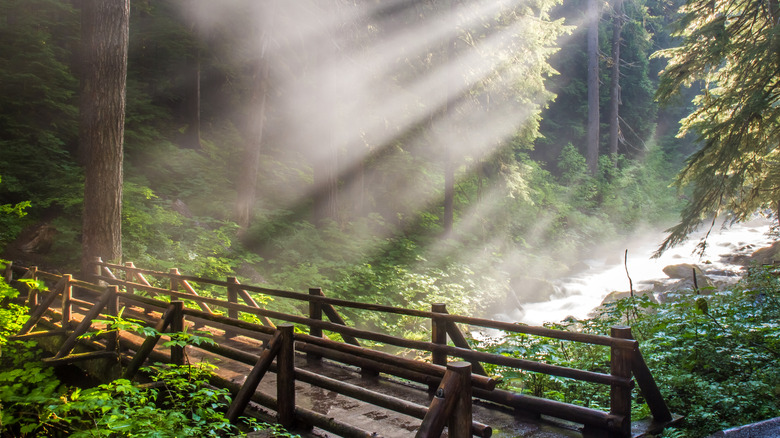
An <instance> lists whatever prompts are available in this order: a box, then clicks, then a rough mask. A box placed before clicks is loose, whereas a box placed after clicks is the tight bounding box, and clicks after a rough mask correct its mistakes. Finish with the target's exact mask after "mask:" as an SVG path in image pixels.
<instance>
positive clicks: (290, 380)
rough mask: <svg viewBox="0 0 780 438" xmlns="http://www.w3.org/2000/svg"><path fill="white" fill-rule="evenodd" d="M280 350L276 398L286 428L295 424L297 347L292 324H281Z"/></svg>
mask: <svg viewBox="0 0 780 438" xmlns="http://www.w3.org/2000/svg"><path fill="white" fill-rule="evenodd" d="M276 329H277V330H279V333H280V340H279V344H280V346H279V352H278V354H277V356H276V368H277V369H276V399H277V403H278V405H277V408H276V413H277V415H278V418H277V420H278V421H279V424H281V425H282V426H284V427H285V428H288V429H290V428H292V427H294V426H295V423H296V421H295V363H294V357H295V349H294V347H293V345H294V344H293V343H294V342H295V340H294V335H293V325H292V324H279V325H278V326H276Z"/></svg>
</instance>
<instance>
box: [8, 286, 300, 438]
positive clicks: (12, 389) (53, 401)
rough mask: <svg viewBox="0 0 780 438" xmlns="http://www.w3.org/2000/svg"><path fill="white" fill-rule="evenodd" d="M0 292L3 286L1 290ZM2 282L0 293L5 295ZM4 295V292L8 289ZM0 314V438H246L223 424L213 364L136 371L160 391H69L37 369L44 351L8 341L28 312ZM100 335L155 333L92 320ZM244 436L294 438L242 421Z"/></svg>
mask: <svg viewBox="0 0 780 438" xmlns="http://www.w3.org/2000/svg"><path fill="white" fill-rule="evenodd" d="M4 286H5V287H4ZM6 287H7V285H5V284H4V283H3V282H2V280H0V293H3V294H5V295H3V296H4V297H6V296H13V294H12V293H8V290H7V289H6ZM8 289H10V287H8ZM1 310H2V312H0V327H2V332H0V341H1V342H0V345H2V346H4V348H3V354H2V355H1V356H0V436H9V437H10V436H13V437H28V436H29V437H32V436H52V437H60V436H72V437H141V436H143V437H161V438H162V437H172V438H173V437H182V436H198V437H200V436H213V437H222V436H226V435H230V436H245V435H246V434H245V432H243V431H241V430H238V429H237V428H236V427H235V426H234V425H231V424H230V423H229V422H228V421H227V419H226V418H225V412H226V411H227V407H228V406H229V404H230V396H229V393H228V391H227V390H225V389H219V388H214V387H212V386H210V385H209V384H208V381H209V376H210V375H211V373H212V372H213V371H214V369H215V368H216V367H215V366H213V365H210V364H206V363H199V364H196V365H183V366H175V365H163V364H159V363H157V364H155V365H153V366H150V367H146V368H142V369H141V371H142V372H143V373H145V374H146V375H148V376H149V378H150V379H151V380H152V381H153V382H159V383H160V385H159V386H154V385H139V384H137V383H134V382H131V381H128V380H125V379H118V380H115V381H113V382H110V383H107V384H103V385H99V386H97V387H93V388H86V389H85V388H79V387H67V386H65V385H63V384H62V383H61V382H60V381H59V379H58V378H57V377H56V376H55V373H54V368H53V367H50V366H48V365H45V364H43V363H42V362H40V357H41V354H42V352H41V351H40V350H39V349H38V348H37V346H36V344H35V342H33V341H26V342H21V341H12V342H8V343H7V341H6V339H7V336H8V334H11V333H15V332H16V331H18V329H19V328H20V325H21V323H22V322H23V321H24V318H23V317H22V316H26V313H27V309H26V308H21V307H19V306H16V307H14V306H11V307H8V306H7V305H5V306H3V308H2V309H1ZM96 322H98V323H103V324H106V329H105V330H102V331H99V332H96V333H91V334H89V335H90V336H91V335H97V334H100V333H105V332H106V331H110V330H130V331H134V332H136V333H139V334H142V335H150V334H156V332H155V331H154V330H153V329H150V328H148V327H144V326H143V325H142V324H141V323H140V321H135V320H130V319H123V318H121V315H120V316H119V317H116V318H110V319H107V320H101V321H96ZM167 335H169V336H170V337H171V340H170V341H169V342H168V343H167V344H166V345H168V346H170V345H171V344H177V345H192V344H199V343H202V342H213V341H212V340H211V339H210V338H205V337H202V336H194V335H193V334H189V333H186V332H185V333H172V334H167ZM245 422H246V423H247V424H248V426H249V427H248V429H249V430H261V429H272V430H274V432H275V435H274V436H280V437H294V436H297V435H291V434H289V433H287V432H286V431H284V430H283V429H281V428H280V427H278V426H272V425H268V424H265V423H258V422H257V421H256V420H254V419H245Z"/></svg>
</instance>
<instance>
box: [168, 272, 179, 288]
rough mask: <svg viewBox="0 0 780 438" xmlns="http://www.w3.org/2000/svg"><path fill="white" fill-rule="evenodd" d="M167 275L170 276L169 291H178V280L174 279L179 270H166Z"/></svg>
mask: <svg viewBox="0 0 780 438" xmlns="http://www.w3.org/2000/svg"><path fill="white" fill-rule="evenodd" d="M168 274H169V275H170V276H171V277H170V280H171V284H170V287H169V289H170V290H175V291H178V290H179V280H178V279H177V278H176V276H178V275H179V270H178V269H177V268H171V269H170V270H168Z"/></svg>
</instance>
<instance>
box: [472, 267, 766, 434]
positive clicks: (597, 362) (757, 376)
mask: <svg viewBox="0 0 780 438" xmlns="http://www.w3.org/2000/svg"><path fill="white" fill-rule="evenodd" d="M779 276H780V269H778V268H775V267H753V268H751V269H749V271H748V273H747V275H746V276H745V277H744V279H743V280H742V281H741V282H740V283H739V284H738V285H737V286H735V287H733V288H732V289H731V290H729V291H724V292H715V291H707V290H704V291H700V292H704V293H706V294H697V293H696V292H695V291H690V290H689V291H679V292H677V293H674V294H670V295H668V297H667V302H665V303H662V304H658V303H656V302H654V301H653V300H651V299H650V298H648V297H646V296H635V297H629V298H625V299H622V300H619V301H616V302H613V303H609V304H606V305H605V306H603V307H602V308H600V309H599V310H598V311H597V312H596V314H595V315H594V316H592V317H590V318H587V319H581V320H580V319H572V318H570V319H567V320H565V321H563V322H560V323H554V324H546V325H547V326H548V327H550V328H559V329H565V330H576V331H580V332H585V333H594V334H605V335H606V334H609V329H610V327H612V326H614V325H625V324H627V325H630V326H631V327H632V330H633V334H634V337H635V338H636V339H637V340H638V341H639V343H640V350H641V351H642V354H643V356H644V358H645V361H646V362H647V364H648V366H649V368H650V370H651V372H652V374H653V377H654V378H655V380H656V382H657V384H658V386H659V388H660V390H661V392H662V394H663V397H664V399H665V401H666V403H667V405H668V406H669V409H670V410H671V411H672V412H673V413H675V414H679V415H682V416H684V417H685V418H684V420H683V422H682V423H681V424H680V425H679V426H678V427H677V428H676V429H667V431H666V432H665V434H666V436H675V437H679V436H685V437H702V436H707V435H709V434H712V433H714V432H716V431H718V430H723V429H727V428H730V427H734V426H739V425H744V424H748V423H752V422H756V421H760V420H765V419H768V418H772V417H775V416H777V413H778V412H780V292H778V290H780V280H779V279H778V277H779ZM481 349H482V350H484V351H490V352H494V353H500V354H503V355H507V356H514V357H519V358H526V359H534V360H539V361H543V362H545V363H550V364H555V365H562V366H569V367H572V368H578V369H584V370H591V371H597V372H603V373H609V363H610V361H609V349H608V348H607V347H599V346H593V345H586V344H581V343H574V342H569V341H559V340H553V339H549V338H542V337H536V336H530V335H524V334H510V335H508V336H506V337H505V338H503V339H494V340H485V341H482V342H481ZM488 372H489V373H491V374H496V375H498V376H501V377H503V383H502V384H503V385H504V386H505V387H507V388H510V389H513V390H516V391H521V392H523V393H526V394H530V395H534V396H540V397H546V398H551V399H554V400H559V401H563V402H567V403H574V404H578V405H581V406H588V407H591V408H596V409H602V410H608V408H609V388H608V387H607V386H604V385H597V384H592V383H583V382H578V381H573V380H570V379H565V378H559V377H554V376H548V375H545V374H539V373H533V372H527V371H522V370H515V369H509V368H506V367H499V366H494V367H492V368H491V369H488ZM648 415H649V409H648V408H647V406H646V404H645V402H644V400H643V398H642V397H641V394H640V393H639V391H634V400H633V409H632V417H633V419H634V420H636V419H641V418H643V417H646V416H648Z"/></svg>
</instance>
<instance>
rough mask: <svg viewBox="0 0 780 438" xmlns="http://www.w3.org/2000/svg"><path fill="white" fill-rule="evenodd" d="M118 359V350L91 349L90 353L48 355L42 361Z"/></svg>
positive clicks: (67, 362) (48, 362)
mask: <svg viewBox="0 0 780 438" xmlns="http://www.w3.org/2000/svg"><path fill="white" fill-rule="evenodd" d="M106 358H111V359H117V358H119V353H117V352H116V351H106V350H101V351H90V352H88V353H77V354H69V355H67V356H63V357H47V358H44V359H42V362H43V363H45V364H47V365H52V366H56V365H67V364H72V363H76V362H84V361H87V360H95V359H106Z"/></svg>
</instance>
